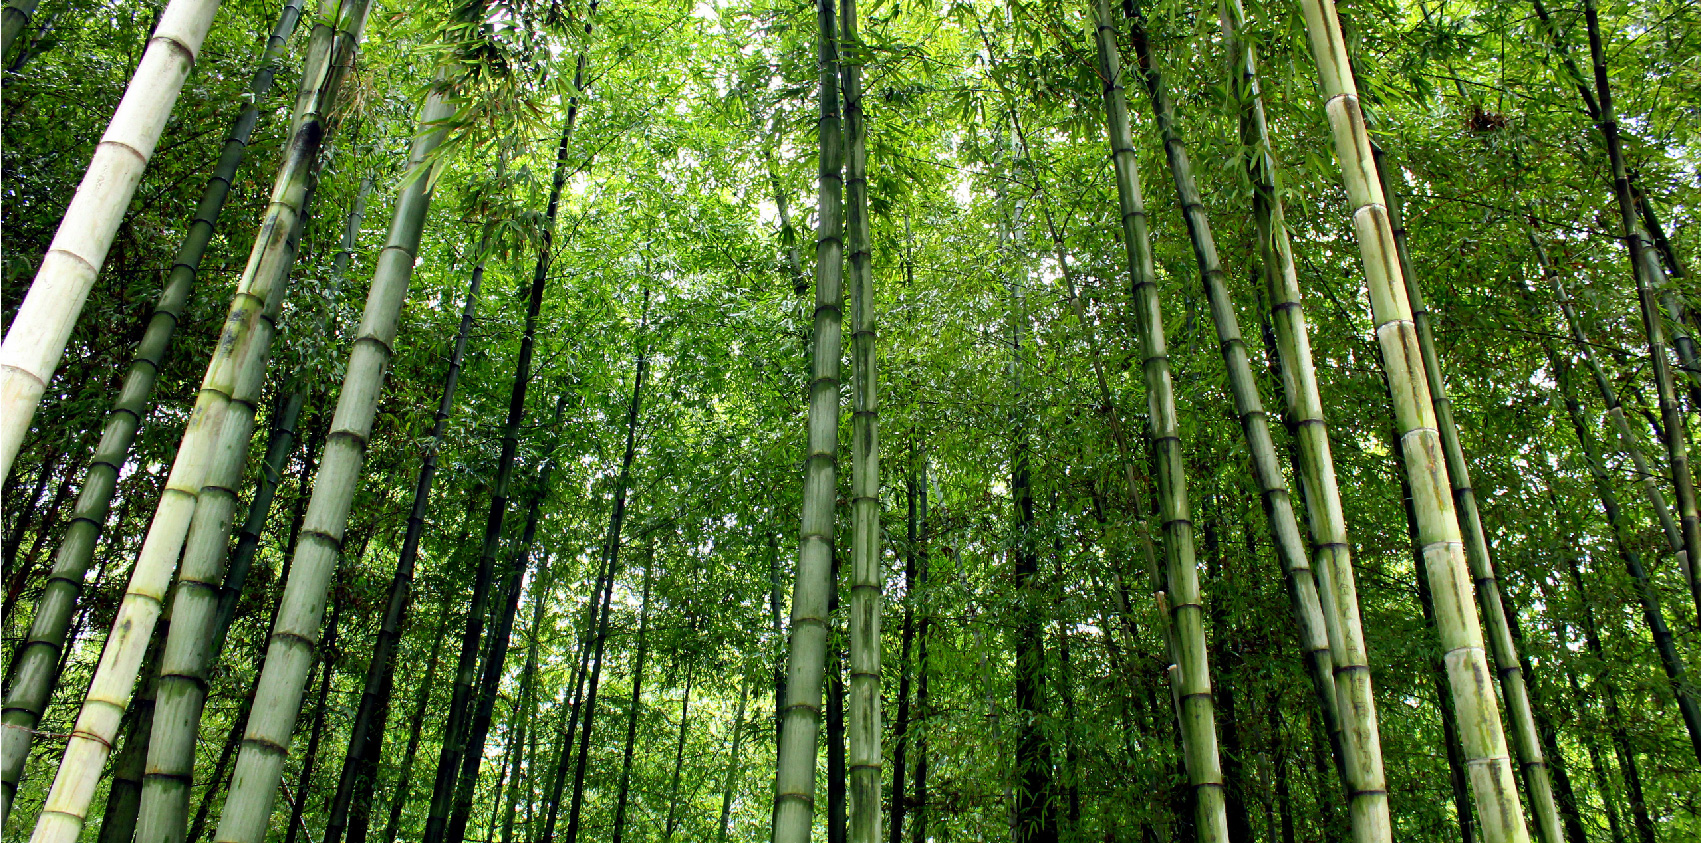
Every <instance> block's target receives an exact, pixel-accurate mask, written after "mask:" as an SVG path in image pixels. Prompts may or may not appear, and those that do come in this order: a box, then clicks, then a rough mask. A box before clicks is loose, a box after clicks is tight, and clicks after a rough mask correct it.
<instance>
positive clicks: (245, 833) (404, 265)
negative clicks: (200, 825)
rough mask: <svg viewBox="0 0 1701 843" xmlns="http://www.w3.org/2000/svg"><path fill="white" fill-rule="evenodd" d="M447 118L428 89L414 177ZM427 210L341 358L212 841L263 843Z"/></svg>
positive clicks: (400, 235)
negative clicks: (337, 388)
mask: <svg viewBox="0 0 1701 843" xmlns="http://www.w3.org/2000/svg"><path fill="white" fill-rule="evenodd" d="M453 113H454V109H453V106H452V105H451V104H450V101H449V99H448V97H447V95H446V94H445V93H443V92H442V91H440V90H434V91H432V92H431V94H430V95H429V96H428V97H427V98H426V101H425V104H424V105H423V106H422V107H421V109H420V116H419V126H420V134H419V135H418V136H416V137H415V138H414V141H413V148H412V149H411V150H410V152H409V154H408V171H409V172H412V173H419V172H420V171H421V170H422V169H424V168H425V167H426V165H427V163H428V159H429V157H430V155H431V153H432V152H433V151H434V150H435V149H436V148H437V147H438V146H439V145H441V144H442V142H443V138H444V136H445V134H446V133H447V128H446V127H445V126H444V122H445V121H446V120H447V119H448V118H449V117H450V116H451V115H452V114H453ZM430 205H431V192H430V189H429V187H428V179H427V178H425V177H424V176H423V175H419V176H416V177H415V178H413V179H410V180H409V181H408V182H407V184H406V185H405V186H404V187H403V188H402V190H401V192H400V194H399V195H398V196H397V198H396V207H395V212H394V216H393V218H392V220H391V223H390V233H389V236H388V238H387V239H386V242H385V245H384V249H383V251H382V252H381V253H380V255H379V257H378V262H377V267H376V269H375V271H374V273H373V278H372V287H371V291H370V292H369V294H368V295H367V299H366V308H365V312H364V313H363V314H362V316H361V322H360V328H359V329H358V331H357V333H356V335H355V339H354V341H353V343H352V345H353V347H352V348H351V350H350V351H349V361H348V366H347V370H346V371H347V374H346V375H345V376H344V379H343V385H342V389H341V393H340V395H339V396H338V400H337V410H336V414H335V416H334V417H333V418H332V421H331V429H330V432H329V434H328V435H327V437H326V441H325V454H324V457H323V459H322V460H321V461H320V465H319V471H318V472H317V473H316V474H315V476H314V480H313V495H312V499H311V500H310V502H309V503H308V507H307V515H306V517H305V519H304V521H303V523H302V529H301V535H300V538H299V539H298V541H297V543H296V546H295V550H294V554H295V556H294V559H293V561H292V562H291V565H290V575H289V579H288V581H287V582H286V583H285V586H284V593H283V596H282V598H281V600H280V606H281V609H280V611H279V612H278V620H277V624H276V625H275V627H274V628H273V630H272V635H271V641H270V643H269V645H268V647H267V651H266V660H265V667H264V668H263V669H262V671H261V674H260V681H259V685H258V687H257V690H256V693H255V697H254V700H255V703H254V709H253V712H252V714H250V716H249V720H248V731H247V734H246V735H244V736H243V742H242V751H241V753H240V755H239V756H238V757H237V761H236V771H235V773H234V774H233V777H232V779H231V785H230V792H229V793H228V794H227V795H226V797H225V803H224V812H223V816H222V818H221V819H220V821H219V827H218V831H217V832H216V834H215V835H214V839H215V840H218V841H221V843H224V842H225V841H229V843H261V841H263V840H264V839H265V836H266V828H267V824H268V821H269V819H270V817H271V813H272V802H273V800H274V799H275V798H276V796H277V790H278V783H279V781H280V780H281V777H282V774H283V762H284V756H285V753H286V752H287V748H288V746H289V737H290V732H291V731H292V730H293V729H294V726H295V720H296V717H297V715H299V714H300V711H301V698H302V692H303V684H304V683H305V681H306V678H307V671H308V668H309V667H310V666H311V665H312V663H313V652H314V649H315V647H316V645H317V641H318V635H319V622H320V620H321V618H322V617H323V616H324V613H325V598H326V592H327V588H328V586H329V584H330V576H331V572H332V570H333V569H334V568H335V567H336V562H337V558H338V556H339V552H340V548H341V542H342V537H343V532H344V530H345V529H346V528H347V526H348V517H349V508H350V506H351V505H352V503H353V501H354V493H355V488H356V486H357V485H358V484H359V478H360V473H361V469H362V467H363V465H364V463H365V459H366V445H367V440H368V438H369V437H370V436H371V433H372V422H373V417H374V415H375V413H376V411H377V405H378V399H379V397H380V394H381V393H382V391H383V385H384V374H385V369H386V367H387V366H388V365H389V362H390V358H391V356H392V355H393V353H394V352H393V351H392V348H393V347H394V345H393V344H394V342H395V336H396V328H397V322H398V319H399V317H400V313H401V307H402V303H403V301H404V300H406V298H407V288H408V282H409V281H410V280H411V278H412V276H413V268H414V263H415V255H416V254H417V253H418V251H419V239H420V233H421V231H422V229H423V228H424V223H425V216H426V212H427V210H428V209H429V208H430Z"/></svg>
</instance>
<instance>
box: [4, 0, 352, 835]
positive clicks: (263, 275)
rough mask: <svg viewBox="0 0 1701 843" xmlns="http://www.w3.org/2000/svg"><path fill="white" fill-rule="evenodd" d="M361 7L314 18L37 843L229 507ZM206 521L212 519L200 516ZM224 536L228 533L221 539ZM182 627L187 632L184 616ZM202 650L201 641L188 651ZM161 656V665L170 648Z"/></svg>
mask: <svg viewBox="0 0 1701 843" xmlns="http://www.w3.org/2000/svg"><path fill="white" fill-rule="evenodd" d="M368 8H369V7H368V4H367V3H366V2H364V0H352V2H349V3H347V5H343V6H341V7H339V6H336V5H333V3H332V0H323V2H322V6H321V16H322V17H324V18H326V19H328V20H329V21H331V23H316V24H315V26H314V38H313V40H312V41H311V42H310V46H309V57H308V59H307V60H306V61H305V62H304V63H303V67H304V68H305V72H304V73H303V74H302V79H301V86H300V88H299V90H298V92H297V96H296V109H295V116H294V121H293V123H294V125H293V131H292V132H291V137H290V141H289V145H288V148H287V151H286V153H285V158H284V163H283V166H282V167H280V168H279V170H278V175H277V179H276V181H275V183H274V187H273V192H272V202H271V205H270V206H269V207H268V208H267V210H266V215H265V217H264V219H263V220H262V222H261V228H260V232H259V234H258V235H257V236H256V237H255V240H254V246H253V249H252V251H251V252H250V253H249V260H248V267H247V269H246V270H244V272H243V278H242V281H241V282H240V283H239V284H238V287H237V292H236V295H235V297H234V298H233V299H232V301H231V306H230V315H229V316H228V317H227V318H226V320H225V329H224V333H223V334H222V335H221V336H220V338H219V343H218V345H217V347H216V349H215V351H214V354H213V358H212V360H211V361H210V362H209V363H208V364H207V374H206V377H205V379H204V380H203V382H202V386H201V390H200V392H199V393H198V394H197V395H196V400H195V410H194V412H193V413H192V414H191V416H190V419H189V423H188V426H187V428H186V429H185V431H184V434H183V440H182V442H181V443H180V444H179V446H178V451H177V457H176V460H175V461H174V463H173V465H172V470H171V475H170V478H169V479H168V481H167V483H166V488H165V492H164V494H163V495H162V496H161V498H160V502H159V505H158V507H157V508H156V509H155V512H154V518H153V521H152V522H151V523H150V525H149V528H148V534H147V538H146V539H144V541H143V544H142V548H141V550H140V552H139V553H138V554H137V558H136V564H135V567H134V568H133V569H132V572H131V576H130V584H129V586H128V588H127V589H126V591H125V595H124V598H123V602H122V603H121V605H120V607H119V611H118V614H117V616H116V617H115V618H114V620H113V623H112V633H111V634H110V635H109V636H108V639H107V644H106V649H105V650H104V651H103V652H102V654H101V661H100V664H99V666H98V667H97V668H96V672H95V676H94V678H93V679H92V680H91V681H90V683H89V690H88V693H87V694H86V695H85V697H84V700H83V707H82V710H81V711H80V712H79V713H78V715H77V725H76V727H75V729H74V730H73V733H72V738H71V740H69V741H68V742H67V743H66V747H65V754H64V757H63V760H62V761H61V763H60V767H59V772H58V774H57V775H56V776H55V777H54V784H53V788H52V790H50V791H49V794H48V798H47V802H46V803H45V804H44V805H43V807H42V812H41V817H40V818H39V819H38V820H37V824H36V832H35V836H34V837H33V838H32V839H33V841H34V843H70V841H72V840H74V839H75V837H76V836H77V834H78V832H79V831H80V829H81V828H82V824H83V822H84V819H85V817H86V815H87V812H88V807H89V802H90V801H91V800H92V799H93V797H94V786H95V782H96V781H97V780H98V778H99V773H100V768H101V766H102V765H103V764H104V763H105V761H106V757H107V755H108V754H110V752H111V746H112V739H113V737H114V735H115V731H116V729H117V726H118V722H119V720H120V718H121V716H122V714H123V711H124V709H125V707H126V706H127V705H128V703H129V698H130V694H131V691H132V689H133V686H134V684H135V679H136V673H137V670H138V668H139V667H140V660H141V655H142V650H143V649H144V648H145V646H146V642H147V638H148V637H149V636H150V635H151V634H152V632H153V627H154V622H155V620H156V619H157V618H158V616H159V613H160V610H161V607H162V605H163V601H164V598H165V592H166V589H167V586H168V585H169V584H170V582H171V579H172V575H173V573H174V571H176V569H177V567H178V564H177V563H178V555H179V553H180V552H183V553H184V555H185V557H186V558H189V559H191V560H194V559H199V558H202V557H201V555H200V553H201V551H200V549H199V548H198V547H186V544H185V542H186V540H187V539H188V538H190V537H192V536H195V537H197V538H199V536H197V533H199V535H200V536H204V535H205V531H204V530H203V531H196V530H194V528H193V526H192V524H193V521H194V519H195V516H196V513H197V510H198V509H199V507H200V503H201V497H202V495H203V493H205V492H206V491H207V487H208V486H209V484H216V485H215V488H217V489H221V490H225V494H228V496H229V499H230V503H229V504H228V505H229V506H230V507H231V508H234V494H233V493H229V492H228V487H229V486H231V485H234V483H233V482H232V481H231V479H230V478H231V476H232V475H233V474H234V476H236V477H238V478H239V477H240V472H241V465H242V463H243V462H244V461H245V459H246V456H247V451H248V444H249V433H250V432H251V431H252V429H253V424H254V407H255V404H256V402H257V401H258V399H259V395H260V389H261V386H262V385H263V383H264V380H265V373H266V368H267V363H268V362H269V356H270V351H271V340H272V337H273V336H275V335H276V333H277V317H278V312H279V310H280V309H281V308H282V306H283V300H284V297H285V294H286V292H287V288H288V280H289V270H290V267H291V266H292V265H293V264H294V262H295V256H296V251H297V246H298V245H299V238H300V231H301V225H302V223H303V222H304V220H305V219H306V216H307V210H308V206H309V204H310V202H311V199H312V195H313V190H314V186H315V183H316V181H317V171H318V162H319V154H318V153H319V150H320V147H321V145H322V143H323V140H324V138H325V136H326V134H327V133H328V129H327V127H326V125H325V123H326V120H327V118H328V116H329V114H330V112H331V110H332V108H334V107H335V104H336V98H337V91H338V89H339V87H340V83H341V81H342V78H343V77H344V75H346V72H347V69H348V66H349V65H350V64H352V61H353V51H354V49H355V45H356V44H358V43H359V40H360V33H361V29H362V28H363V27H364V25H365V22H366V11H367V9H368ZM233 465H234V466H235V467H234V468H232V466H233ZM215 496H217V495H215ZM220 511H223V512H225V515H224V519H225V520H226V521H228V510H222V509H221V510H220ZM209 514H211V511H209V513H203V514H202V518H203V519H205V518H207V517H208V515H209ZM228 529H229V528H228V524H226V526H225V530H226V531H228ZM214 555H217V554H214ZM222 561H223V560H222V559H220V564H221V565H222ZM201 573H203V572H202V571H200V568H199V565H194V566H192V567H191V569H190V571H189V574H190V576H191V577H192V578H194V577H197V576H198V575H200V574H201ZM202 584H203V585H204V586H205V588H206V593H205V594H204V595H203V596H204V597H205V598H206V599H207V601H208V602H207V603H206V605H207V607H208V608H210V607H211V605H212V604H211V602H210V601H211V600H212V599H213V595H214V594H215V593H216V585H210V584H207V583H206V581H202ZM182 620H183V621H185V622H186V623H190V624H193V621H192V620H191V618H188V617H186V618H183V619H182ZM204 644H205V642H204V641H199V642H195V644H194V646H202V645H204ZM167 650H168V654H167V658H169V657H170V653H169V651H170V650H171V647H170V646H169V642H168V647H167ZM162 661H163V659H162ZM160 690H161V698H162V699H161V705H162V706H169V702H170V701H171V700H172V699H173V697H172V695H171V690H172V689H171V688H170V686H169V685H165V686H162V687H161V689H160ZM169 721H170V714H169V713H162V715H161V716H160V717H158V718H156V724H155V725H156V727H157V728H165V729H169V728H170V725H169Z"/></svg>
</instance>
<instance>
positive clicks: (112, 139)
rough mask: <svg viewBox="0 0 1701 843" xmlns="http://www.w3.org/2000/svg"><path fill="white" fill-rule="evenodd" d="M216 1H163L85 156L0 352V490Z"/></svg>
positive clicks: (209, 22) (186, 74)
mask: <svg viewBox="0 0 1701 843" xmlns="http://www.w3.org/2000/svg"><path fill="white" fill-rule="evenodd" d="M218 8H219V0H172V2H171V3H170V4H168V5H167V6H166V7H165V11H164V12H163V13H161V14H160V18H159V23H158V25H156V26H155V27H154V32H153V36H152V37H151V38H149V39H148V46H147V49H146V50H145V51H143V53H142V60H141V62H139V63H138V64H137V65H136V72H135V74H134V75H132V76H131V77H130V84H129V86H128V87H127V88H125V89H124V98H123V99H121V100H119V102H118V108H117V110H115V111H114V112H113V113H112V122H110V123H108V124H107V126H106V132H105V133H104V134H102V135H101V138H100V144H99V145H97V146H96V147H95V152H94V157H93V158H92V159H91V160H90V161H89V168H88V170H87V171H85V172H84V173H83V181H82V183H81V184H79V185H78V186H77V192H76V194H74V195H73V196H72V197H71V204H70V205H69V206H68V207H66V209H65V216H64V218H63V219H61V220H60V222H59V230H58V231H57V232H56V233H55V234H54V235H53V242H52V244H51V245H49V246H48V247H47V254H46V256H44V257H43V258H42V259H41V267H40V268H39V269H37V270H36V274H35V280H34V281H33V282H32V283H31V284H30V289H29V292H28V293H25V294H24V301H23V304H21V305H20V306H19V307H18V312H17V315H15V316H14V317H12V324H11V325H10V326H9V327H8V328H7V330H6V340H5V342H4V343H3V344H0V482H4V481H5V479H6V477H7V476H8V475H9V474H11V472H12V460H13V459H15V458H16V457H17V456H18V448H19V447H21V446H22V445H23V441H24V436H25V434H27V433H28V432H29V429H30V421H31V419H33V418H34V417H35V408H36V406H37V405H38V404H40V403H41V394H42V393H43V392H45V391H46V389H47V382H48V381H49V380H51V379H52V378H53V370H54V369H55V368H58V366H59V358H60V356H61V355H63V354H64V353H65V343H66V342H68V341H69V340H70V339H71V329H72V328H73V327H75V326H76V324H77V315H78V314H79V313H81V312H82V310H83V303H84V302H85V301H87V300H88V297H89V290H90V289H92V288H93V287H94V282H95V277H96V276H98V275H99V274H100V267H101V264H102V263H104V262H105V261H106V251H107V249H109V248H111V246H112V237H113V235H114V234H116V233H117V231H118V224H119V223H120V222H122V221H123V219H124V212H125V211H126V210H128V209H129V207H130V197H131V196H133V195H134V194H135V192H136V185H137V184H138V183H139V182H140V181H141V180H142V171H143V170H144V169H146V168H147V166H148V159H149V158H151V157H152V156H153V153H154V145H155V144H156V143H158V142H159V136H160V132H162V131H163V130H164V129H165V121H166V118H167V117H170V116H171V109H172V107H173V106H174V105H176V104H177V95H178V93H179V92H181V91H182V90H183V82H184V80H185V79H187V78H188V77H189V71H190V70H191V69H192V68H194V66H195V59H196V57H197V56H198V55H199V54H200V52H201V42H202V41H203V40H205V39H206V37H207V30H209V29H211V28H212V25H213V15H214V13H216V12H217V11H218Z"/></svg>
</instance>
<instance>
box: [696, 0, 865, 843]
mask: <svg viewBox="0 0 1701 843" xmlns="http://www.w3.org/2000/svg"><path fill="white" fill-rule="evenodd" d="M816 19H817V23H818V28H817V35H816V50H817V53H816V58H817V62H818V65H819V67H818V70H819V90H818V96H819V123H818V126H819V129H818V135H819V137H820V171H819V178H818V189H817V192H816V235H815V314H814V319H813V321H814V327H813V331H812V333H811V340H810V349H811V361H810V373H809V410H808V422H807V425H808V427H807V429H808V444H807V450H806V452H805V453H806V455H807V456H806V458H805V459H806V461H807V463H806V467H805V469H804V482H803V507H802V509H803V517H802V526H801V529H800V532H799V547H798V562H797V574H796V580H795V582H794V585H793V587H792V599H791V630H790V636H789V641H788V646H787V651H786V700H785V715H784V716H783V718H782V720H783V722H782V724H781V727H780V742H779V748H778V752H777V754H776V760H775V776H774V800H775V802H774V814H773V836H772V843H808V840H809V834H810V827H811V825H812V824H813V816H814V808H815V764H816V740H817V736H818V734H819V732H820V729H821V704H822V684H823V679H824V678H825V673H826V664H827V638H828V624H827V600H828V595H829V593H830V592H832V591H834V590H835V589H834V587H833V583H832V581H831V579H830V572H831V569H832V567H833V539H834V527H833V523H834V520H835V512H834V508H835V499H836V497H837V492H836V490H837V478H838V439H839V377H840V373H839V366H840V364H839V357H840V353H841V349H842V345H843V340H842V333H841V331H842V322H843V312H842V311H843V306H844V305H843V300H844V291H843V272H842V267H841V262H842V260H843V258H844V252H845V243H844V216H843V215H844V209H843V207H842V205H843V202H842V199H843V192H844V176H843V174H842V173H841V162H842V156H843V154H844V147H843V144H842V141H841V138H840V110H839V48H838V45H839V37H838V20H837V16H836V15H835V13H834V2H833V0H816ZM670 826H671V823H670Z"/></svg>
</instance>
